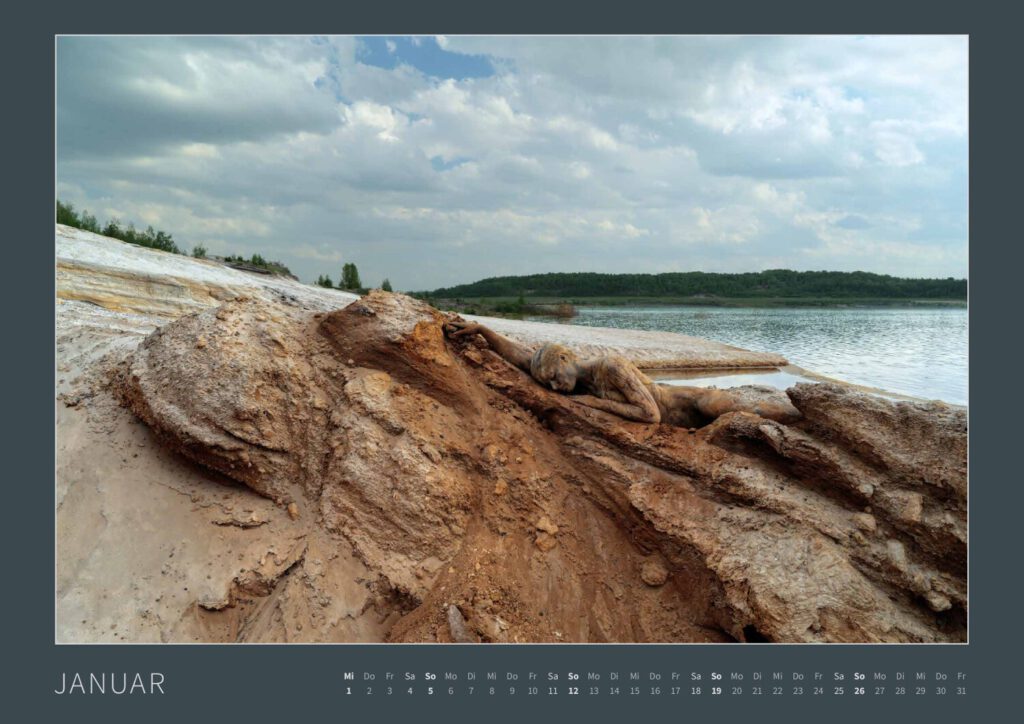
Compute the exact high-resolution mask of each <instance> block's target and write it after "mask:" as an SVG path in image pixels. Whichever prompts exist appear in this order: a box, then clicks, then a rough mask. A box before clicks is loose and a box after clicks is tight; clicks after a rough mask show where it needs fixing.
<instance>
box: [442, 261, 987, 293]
mask: <svg viewBox="0 0 1024 724" xmlns="http://www.w3.org/2000/svg"><path fill="white" fill-rule="evenodd" d="M428 294H429V296H430V297H437V298H443V299H444V298H475V297H523V298H529V297H558V298H562V299H572V298H579V297H702V296H704V297H738V298H758V297H790V298H801V297H833V298H847V299H853V298H861V299H864V298H879V299H881V298H891V299H944V300H966V299H967V280H966V279H954V278H953V277H948V278H946V279H907V278H900V277H892V276H888V275H884V274H873V273H871V272H859V271H858V272H830V271H806V272H798V271H791V270H789V269H770V270H767V271H762V272H750V273H744V274H717V273H711V272H669V273H664V274H600V273H594V272H575V273H553V274H533V275H529V276H503V277H491V278H489V279H483V280H481V281H478V282H474V283H472V284H462V285H458V286H454V287H445V288H441V289H436V290H434V291H432V292H429V293H428Z"/></svg>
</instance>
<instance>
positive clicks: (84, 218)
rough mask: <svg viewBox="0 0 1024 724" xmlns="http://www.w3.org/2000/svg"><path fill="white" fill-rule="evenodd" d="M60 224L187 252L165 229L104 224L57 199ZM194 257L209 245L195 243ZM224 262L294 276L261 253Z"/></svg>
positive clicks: (199, 256)
mask: <svg viewBox="0 0 1024 724" xmlns="http://www.w3.org/2000/svg"><path fill="white" fill-rule="evenodd" d="M57 223H58V224H64V225H65V226H73V227H74V228H76V229H82V230H84V231H91V232H92V233H94V234H102V235H103V236H109V237H110V238H112V239H119V240H120V241H124V242H127V243H129V244H135V245H136V246H144V247H146V248H148V249H159V250H160V251H167V252H170V253H172V254H184V253H185V252H184V251H183V250H182V249H181V248H179V247H178V245H177V244H176V243H175V241H174V237H173V236H171V235H170V234H169V233H167V232H166V231H160V230H157V229H154V228H153V227H152V226H148V227H146V230H145V231H139V230H138V229H136V228H135V225H134V224H133V223H131V222H128V224H127V225H122V223H121V221H120V220H118V219H110V220H109V221H108V222H107V223H106V224H105V225H103V226H101V225H100V223H99V221H98V220H97V219H96V217H95V216H93V215H92V214H90V213H89V212H88V211H86V210H85V209H83V210H82V211H81V212H79V211H77V210H76V209H75V207H74V205H73V204H66V203H64V202H63V201H61V200H60V199H58V200H57ZM192 256H193V257H195V258H197V259H206V258H207V249H206V247H205V246H203V245H202V244H196V245H195V246H193V247H192ZM221 261H224V262H226V263H228V264H249V265H251V266H257V267H260V268H262V269H266V270H267V271H270V272H272V273H274V274H282V275H284V276H292V273H291V270H289V269H288V267H286V266H285V265H284V264H282V263H281V262H279V261H270V260H268V259H264V258H263V257H262V256H261V255H260V254H253V255H252V257H250V258H249V259H246V258H245V257H242V256H239V255H235V254H229V255H228V256H226V257H223V259H221Z"/></svg>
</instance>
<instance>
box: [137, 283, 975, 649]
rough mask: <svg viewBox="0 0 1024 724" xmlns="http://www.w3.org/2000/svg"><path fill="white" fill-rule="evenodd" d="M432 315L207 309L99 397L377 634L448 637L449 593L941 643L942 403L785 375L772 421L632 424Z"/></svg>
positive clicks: (853, 637) (960, 543)
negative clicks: (368, 593)
mask: <svg viewBox="0 0 1024 724" xmlns="http://www.w3.org/2000/svg"><path fill="white" fill-rule="evenodd" d="M442 322H443V318H442V316H441V315H440V313H438V312H437V311H436V310H434V309H433V308H431V307H429V306H428V305H426V304H424V303H422V302H418V301H416V300H413V299H410V298H409V297H405V296H402V295H397V294H388V293H383V292H374V293H371V294H369V295H368V296H366V297H364V298H362V299H359V300H357V301H356V302H353V303H352V304H350V305H349V306H347V307H345V308H344V309H341V310H338V311H335V312H331V313H329V314H326V315H318V314H314V313H313V312H312V311H310V310H305V309H302V308H300V307H298V306H290V305H287V304H273V303H269V302H266V301H264V300H258V299H251V300H242V301H231V302H228V303H226V304H225V305H223V306H222V307H220V308H219V309H218V310H216V311H213V310H211V311H206V312H201V313H199V314H196V315H192V316H189V317H184V318H182V319H180V320H178V321H175V322H173V323H170V324H167V325H166V326H164V327H162V328H160V329H159V330H157V331H156V332H154V333H153V334H152V335H151V336H150V337H149V338H147V339H146V341H145V342H144V343H143V344H142V345H141V346H140V347H139V349H138V351H137V352H136V353H135V355H134V357H133V359H132V361H131V363H130V365H129V366H128V368H127V371H126V372H125V374H124V376H123V379H122V383H121V384H122V390H123V396H124V398H125V399H126V400H127V402H128V404H129V405H130V406H131V408H132V409H133V410H134V411H135V412H136V413H137V414H138V415H139V416H140V417H141V418H142V419H143V420H145V421H146V422H147V423H148V424H149V425H150V426H151V427H152V428H153V429H154V430H156V431H157V432H158V433H159V435H160V436H161V438H162V439H163V440H164V441H165V442H166V443H167V444H168V445H170V446H171V447H172V448H174V449H175V450H178V451H180V452H182V453H183V454H184V455H186V456H188V457H189V458H191V459H192V460H194V461H196V462H198V463H200V464H201V465H204V466H207V467H209V468H212V469H213V470H216V471H218V472H220V473H223V474H224V475H226V476H228V477H229V478H231V479H233V480H235V481H237V482H240V483H242V484H244V485H246V486H248V487H249V488H251V489H252V490H254V491H256V492H258V493H259V494H261V495H263V496H266V497H267V498H270V499H271V500H274V501H276V502H277V503H278V504H279V505H281V506H287V505H288V504H289V503H290V502H293V501H298V503H299V504H300V505H299V506H297V507H301V509H302V511H303V513H302V516H301V520H302V522H303V524H304V525H308V526H311V528H310V529H311V530H313V531H316V532H317V534H318V535H320V536H321V538H326V539H327V540H330V539H332V538H333V539H336V540H339V541H344V542H345V544H346V545H350V546H351V547H352V548H353V549H354V550H355V552H356V554H357V555H358V557H359V561H360V563H361V564H362V565H363V566H365V568H366V569H367V570H368V571H371V572H372V573H373V575H374V576H376V577H377V578H376V579H375V580H376V581H377V582H378V583H376V584H374V585H378V586H379V591H378V594H379V601H380V605H381V607H382V608H383V609H386V608H388V607H390V608H391V610H392V611H393V612H394V619H393V623H392V624H389V625H390V629H389V634H388V637H389V639H391V640H400V641H435V640H437V637H438V632H439V631H441V632H443V631H447V632H448V635H449V636H450V637H451V638H453V639H454V638H455V637H456V633H457V632H458V630H459V626H460V624H459V620H458V619H459V618H461V617H462V614H461V612H460V613H459V616H458V617H457V618H456V619H455V623H454V625H453V623H452V620H453V619H452V616H453V614H452V613H451V612H452V608H453V607H452V606H450V605H449V604H448V602H450V601H460V602H461V601H468V602H473V601H474V600H479V601H480V602H481V603H480V606H481V607H482V608H481V610H482V609H483V608H486V610H487V611H488V617H481V619H480V620H481V621H483V623H481V624H480V625H481V626H482V627H483V628H481V629H480V630H481V631H484V632H485V633H486V635H487V636H491V635H492V634H493V633H494V632H493V631H491V632H490V633H487V631H490V629H489V628H488V626H489V625H490V624H488V623H487V622H488V621H490V620H491V619H492V618H493V619H494V620H498V619H500V620H501V621H502V622H504V623H505V627H504V628H502V629H501V630H502V632H503V634H502V635H503V636H506V637H507V640H520V641H558V640H562V641H566V640H568V641H724V640H740V641H745V640H751V639H752V638H763V639H768V640H771V641H794V642H795V641H963V640H965V638H966V605H967V597H966V594H967V590H966V413H965V411H963V410H958V409H955V408H949V407H948V406H940V405H934V404H927V403H903V402H891V401H888V400H884V399H881V398H876V397H872V396H869V395H865V394H862V393H857V392H852V391H850V390H847V389H845V388H842V387H839V386H836V385H827V384H822V385H797V386H796V387H795V388H793V389H791V390H790V391H789V398H790V400H791V402H792V404H793V406H794V407H795V409H797V410H798V411H799V412H800V414H801V419H800V420H799V421H798V422H795V423H794V424H791V425H784V424H780V423H778V422H773V421H770V420H766V419H764V418H762V417H760V416H758V415H755V414H750V413H728V414H725V415H723V416H721V417H720V418H718V419H717V420H716V421H715V422H714V423H712V424H711V425H708V426H707V427H705V428H702V429H699V430H697V431H696V432H695V433H693V434H690V431H688V430H686V429H682V428H672V427H670V426H666V425H662V426H657V427H654V428H652V426H648V425H641V424H638V423H631V422H628V421H624V420H622V419H620V418H617V417H615V416H612V415H609V414H607V413H603V412H600V411H597V410H593V409H591V408H587V407H584V406H581V405H579V404H578V403H576V402H574V401H573V400H572V398H571V397H569V396H564V395H558V394H556V393H553V392H551V391H550V390H545V389H544V388H542V387H541V386H539V385H537V384H535V383H534V382H533V380H532V379H530V378H529V376H527V375H525V374H524V373H522V372H521V371H520V370H518V369H515V368H512V367H511V366H509V365H505V364H503V363H498V362H495V361H493V360H489V361H488V362H487V363H486V364H484V365H479V364H477V362H476V360H475V359H473V358H472V357H470V358H469V360H468V361H467V360H466V359H465V357H464V355H465V354H466V353H467V351H468V352H473V353H474V354H476V353H475V352H474V350H475V349H476V348H475V346H474V345H473V344H472V343H471V342H467V341H456V342H452V341H449V340H446V339H445V337H444V334H443V332H442ZM200 337H203V338H205V339H206V340H207V344H206V346H204V347H197V346H196V343H195V342H196V339H198V338H200ZM346 361H347V364H346ZM570 441H571V442H570ZM527 450H528V451H530V452H529V454H528V455H519V454H517V453H518V451H527ZM510 458H511V459H512V460H513V461H514V462H513V463H509V459H510ZM501 483H504V484H503V485H501ZM499 487H500V490H499ZM492 493H496V494H492ZM868 506H870V507H871V511H870V516H868V514H867V512H866V511H865V508H866V507H868ZM538 510H543V511H545V513H544V515H543V516H541V517H539V518H538V515H537V511H538ZM868 517H870V518H872V520H873V521H874V523H873V526H872V525H870V524H869V523H868V521H867V518H868ZM553 520H558V521H559V522H560V523H562V526H561V527H562V528H564V529H565V530H567V531H570V533H568V534H566V533H562V534H560V535H558V536H557V537H556V534H558V533H559V526H556V525H555V524H554V523H553ZM257 530H259V529H257ZM321 545H322V544H321ZM556 546H557V550H556ZM538 548H539V549H540V550H541V551H544V552H546V553H547V555H543V556H538V555H537V553H536V551H537V549H538ZM294 556H296V557H297V558H295V560H302V561H303V566H305V565H306V563H305V561H307V560H308V557H309V554H308V553H302V552H301V550H300V552H298V553H295V554H294ZM638 556H643V557H645V558H646V562H645V563H644V564H643V567H642V568H641V581H639V582H638V581H637V579H636V561H637V560H638ZM288 560H292V558H288V557H286V558H283V559H274V561H271V563H272V564H273V565H274V566H278V564H280V565H285V564H286V563H287V561H288ZM481 564H482V565H481ZM292 565H295V564H292ZM277 570H278V569H277V567H274V568H272V573H271V575H270V577H271V578H272V577H273V575H276V571H277ZM669 570H671V571H673V574H672V580H673V584H674V585H671V586H666V585H663V584H664V583H665V582H666V581H667V579H668V572H669ZM553 581H557V582H558V585H553V584H552V582H553ZM259 583H260V579H259V578H258V577H257V578H256V580H255V582H254V583H253V582H250V581H249V580H248V579H246V580H244V581H243V583H242V584H239V585H244V586H246V587H247V588H252V587H253V586H255V587H256V588H259ZM268 585H269V584H268ZM261 590H262V589H261ZM275 590H276V589H273V590H271V591H270V592H269V593H268V594H267V595H268V596H274V595H276V593H275V592H274V591H275ZM289 590H291V589H289ZM485 592H486V594H485ZM290 595H295V594H290ZM212 603H213V604H217V603H218V602H217V601H213V602H212ZM460 605H461V604H460ZM455 610H456V611H457V612H458V609H457V608H456V609H455ZM465 610H467V611H468V610H471V609H468V608H467V609H465ZM472 610H476V609H472ZM211 615H219V612H218V613H215V614H211ZM261 620H262V619H261ZM472 620H474V621H475V620H476V614H473V618H472ZM462 623H463V624H464V623H465V619H462ZM244 625H249V626H254V625H255V623H245V624H244ZM282 625H285V629H284V630H288V631H291V635H294V633H295V630H296V629H294V627H293V628H291V629H288V628H287V622H285V623H284V624H282ZM491 628H493V627H491ZM250 630H251V629H250ZM260 630H264V631H268V632H269V631H271V630H272V629H270V628H264V629H260ZM274 630H277V629H274ZM305 630H306V629H305V628H303V631H305ZM459 635H460V636H461V634H459ZM473 635H475V634H473Z"/></svg>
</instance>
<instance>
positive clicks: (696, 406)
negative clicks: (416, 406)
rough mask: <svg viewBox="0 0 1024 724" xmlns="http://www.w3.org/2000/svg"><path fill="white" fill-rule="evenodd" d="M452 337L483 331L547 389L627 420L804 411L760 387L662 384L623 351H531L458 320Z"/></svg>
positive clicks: (786, 416) (777, 415) (682, 420)
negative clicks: (584, 356)
mask: <svg viewBox="0 0 1024 724" xmlns="http://www.w3.org/2000/svg"><path fill="white" fill-rule="evenodd" d="M446 328H447V331H448V333H449V334H450V335H451V336H452V337H465V336H469V335H474V334H479V335H480V336H481V337H483V338H484V340H486V341H487V344H488V346H490V348H491V349H492V350H494V351H495V352H496V353H497V354H499V355H500V356H501V357H503V358H504V359H505V360H507V361H508V362H510V363H511V364H513V365H515V366H516V367H519V368H520V369H522V370H524V371H526V372H529V373H530V375H531V376H532V377H533V379H535V380H536V381H537V382H539V383H540V384H542V385H544V386H545V387H550V388H551V389H552V390H555V391H556V392H563V393H567V394H568V393H572V394H573V400H575V401H576V402H579V403H582V404H584V405H587V406H588V407H593V408H595V409H598V410H604V411H605V412H611V413H613V414H615V415H619V416H620V417H623V418H626V419H627V420H636V421H637V422H646V423H659V422H660V423H665V424H668V425H677V426H680V427H700V426H703V425H706V424H707V423H709V422H711V421H712V420H714V419H715V418H717V417H719V416H720V415H724V414H725V413H726V412H733V411H744V412H752V413H755V414H757V415H760V416H761V417H764V418H768V419H770V420H776V421H778V422H782V423H790V422H795V421H796V420H799V419H800V417H801V414H800V411H799V410H797V409H796V407H794V406H793V404H792V403H791V402H790V401H789V398H788V397H786V395H785V393H783V392H781V391H778V390H770V389H767V388H759V387H746V388H737V389H736V390H719V389H715V388H707V387H684V386H677V385H664V384H657V383H655V382H654V381H652V380H651V379H650V378H649V377H648V376H647V375H645V374H644V373H643V372H641V371H640V370H639V369H638V368H637V366H636V365H635V364H633V363H632V362H630V361H629V360H628V359H626V358H625V357H622V356H619V355H601V356H599V357H593V358H589V359H581V358H579V357H578V356H577V355H576V354H575V353H574V352H573V351H572V350H570V349H569V348H567V347H564V346H562V345H560V344H545V345H543V346H541V347H539V348H537V349H532V348H530V347H527V346H525V345H522V344H519V343H518V342H515V341H513V340H511V339H509V338H507V337H504V336H502V335H500V334H498V333H497V332H495V331H494V330H492V329H490V328H488V327H485V326H484V325H482V324H476V323H474V322H466V321H463V320H456V321H451V322H448V324H447V325H446Z"/></svg>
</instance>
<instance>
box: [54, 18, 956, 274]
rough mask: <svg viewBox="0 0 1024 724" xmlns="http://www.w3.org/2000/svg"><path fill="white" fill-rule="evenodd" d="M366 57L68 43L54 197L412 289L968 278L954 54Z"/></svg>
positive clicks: (886, 45) (328, 48)
mask: <svg viewBox="0 0 1024 724" xmlns="http://www.w3.org/2000/svg"><path fill="white" fill-rule="evenodd" d="M358 42H359V41H357V40H356V39H352V38H329V39H322V38H70V37H69V38H60V39H59V41H58V47H57V63H58V68H57V138H58V169H57V171H58V193H59V195H60V196H61V198H63V199H66V200H68V201H72V202H74V203H75V204H76V205H78V206H84V207H87V208H89V209H90V210H91V211H93V212H94V213H97V214H98V215H100V216H101V217H107V216H119V217H121V218H122V219H124V220H128V219H131V220H133V221H135V222H136V223H137V224H142V225H145V224H149V223H152V224H154V225H155V226H158V227H160V228H164V229H167V230H169V231H171V232H172V233H174V234H175V237H176V238H177V239H179V240H180V241H181V242H183V243H184V244H185V245H191V244H194V243H199V242H202V243H204V244H205V245H206V246H207V247H208V248H210V249H211V251H213V252H214V253H227V252H234V253H245V254H250V253H252V252H254V251H258V252H260V253H261V254H263V255H264V256H268V255H269V256H272V257H277V258H280V259H281V260H282V261H284V262H285V263H287V264H288V265H289V266H291V267H292V268H293V269H294V270H295V271H297V272H298V273H299V274H300V276H302V277H303V278H305V279H307V280H308V279H313V278H316V276H317V275H318V274H320V273H325V272H326V273H330V274H331V275H332V276H335V277H336V276H337V274H338V270H339V269H340V265H341V263H343V261H355V262H356V263H357V264H358V265H359V268H360V271H361V273H362V276H363V279H364V280H365V281H368V282H370V283H378V282H379V281H380V279H381V278H383V277H385V276H387V277H390V279H391V280H392V282H393V283H394V284H395V285H396V287H397V288H403V289H425V288H433V287H437V286H441V285H448V284H453V283H458V282H461V281H471V280H474V279H477V278H481V277H485V276H493V275H495V274H504V273H531V272H539V271H569V270H592V271H647V272H657V271H666V270H686V269H704V270H707V271H749V270H757V269H761V268H769V267H775V268H777V267H790V268H796V269H825V268H830V269H866V270H870V271H878V272H885V273H892V274H902V275H909V276H919V275H937V276H950V275H953V276H963V275H965V274H966V259H967V248H966V212H967V210H966V189H967V175H966V144H967V141H966V124H967V110H966V109H967V106H966V93H967V85H966V39H965V38H941V37H907V38H891V37H885V38H846V37H823V38H807V37H793V38H789V37H779V38H718V37H711V38H689V37H657V38H635V37H628V38H627V37H623V38H515V37H485V38H475V37H451V38H448V39H447V40H446V41H445V45H446V47H447V49H448V50H450V51H454V52H465V53H473V54H486V55H488V56H490V58H491V60H492V65H493V66H494V67H495V68H496V69H497V72H496V74H495V75H493V76H490V77H485V78H470V79H466V80H454V79H445V78H436V77H432V76H429V75H427V74H425V73H423V72H420V71H419V70H417V69H416V68H415V67H414V66H413V65H411V64H409V63H401V62H400V63H399V64H398V65H397V67H395V68H393V69H384V68H378V67H374V66H370V65H367V64H365V63H363V62H360V61H359V60H357V58H359V57H360V54H358V53H357V45H358ZM424 42H432V41H430V40H425V41H424ZM456 60H457V59H456Z"/></svg>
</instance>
